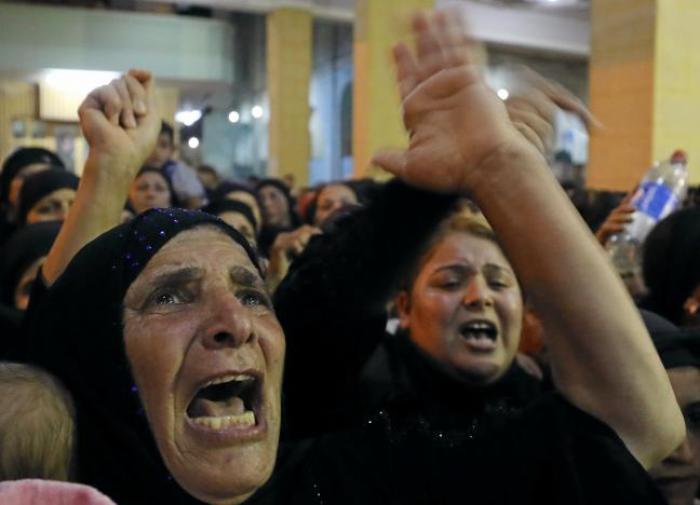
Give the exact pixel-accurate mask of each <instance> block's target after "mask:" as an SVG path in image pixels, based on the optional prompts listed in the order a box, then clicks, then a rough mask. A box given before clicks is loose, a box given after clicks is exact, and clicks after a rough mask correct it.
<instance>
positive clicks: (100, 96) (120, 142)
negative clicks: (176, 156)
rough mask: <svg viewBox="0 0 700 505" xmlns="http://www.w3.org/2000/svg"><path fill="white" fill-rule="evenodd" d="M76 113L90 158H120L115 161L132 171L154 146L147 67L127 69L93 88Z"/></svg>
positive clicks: (155, 118) (156, 125)
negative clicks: (122, 73) (118, 76)
mask: <svg viewBox="0 0 700 505" xmlns="http://www.w3.org/2000/svg"><path fill="white" fill-rule="evenodd" d="M78 114H79V116H80V127H81V129H82V131H83V134H84V135H85V138H86V140H87V142H88V145H89V146H90V158H92V159H93V160H98V161H103V160H106V161H108V162H109V164H110V165H111V164H113V163H116V162H120V163H116V164H117V165H119V166H123V167H128V169H129V170H131V171H135V170H138V168H140V167H141V165H142V164H143V162H144V161H145V160H146V159H147V158H148V156H149V155H150V154H151V152H152V151H153V148H154V147H155V143H156V140H157V138H158V132H159V131H160V116H159V114H158V106H157V103H156V99H155V82H154V79H153V77H152V76H151V73H150V72H148V71H145V70H130V71H129V72H128V73H127V74H125V75H123V76H122V77H120V78H119V79H115V80H113V81H112V82H111V83H109V84H107V85H105V86H100V87H99V88H97V89H95V90H93V91H92V92H91V93H90V94H89V95H88V96H87V98H85V100H84V101H83V103H82V105H81V106H80V108H79V109H78ZM134 173H135V172H134ZM131 176H133V174H131Z"/></svg>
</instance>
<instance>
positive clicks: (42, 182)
mask: <svg viewBox="0 0 700 505" xmlns="http://www.w3.org/2000/svg"><path fill="white" fill-rule="evenodd" d="M79 182H80V179H79V178H78V177H77V176H76V175H75V174H72V173H70V172H67V171H66V170H63V169H61V168H50V169H48V170H44V171H42V172H37V173H35V174H32V175H30V176H29V177H27V178H26V179H25V180H24V184H22V190H21V191H20V194H19V211H18V212H17V222H18V223H19V224H20V225H22V224H24V222H25V221H26V219H27V214H29V212H30V211H31V210H32V207H34V205H36V204H37V202H39V200H41V199H42V198H44V197H45V196H47V195H50V194H51V193H53V192H54V191H56V190H59V189H74V190H77V189H78V183H79Z"/></svg>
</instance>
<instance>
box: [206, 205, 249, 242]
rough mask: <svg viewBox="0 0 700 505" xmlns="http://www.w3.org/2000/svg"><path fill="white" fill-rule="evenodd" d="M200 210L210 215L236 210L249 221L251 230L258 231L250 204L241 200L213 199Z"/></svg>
mask: <svg viewBox="0 0 700 505" xmlns="http://www.w3.org/2000/svg"><path fill="white" fill-rule="evenodd" d="M202 211H203V212H206V213H208V214H211V215H212V216H220V215H221V214H223V213H224V212H236V213H238V214H242V215H243V217H245V218H246V219H247V220H248V222H250V226H251V227H252V228H253V232H254V233H255V234H256V235H257V233H258V221H257V219H255V215H254V214H253V210H252V209H251V208H250V206H248V205H246V204H245V203H243V202H239V201H237V200H229V199H226V198H224V199H222V200H215V201H213V202H211V203H210V204H209V205H207V206H206V207H204V208H203V209H202Z"/></svg>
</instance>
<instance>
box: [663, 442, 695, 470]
mask: <svg viewBox="0 0 700 505" xmlns="http://www.w3.org/2000/svg"><path fill="white" fill-rule="evenodd" d="M666 462H667V463H675V464H677V465H690V464H692V463H693V450H692V449H691V448H690V443H689V442H688V437H686V438H685V439H684V440H683V443H682V444H681V445H679V446H678V448H677V449H676V450H675V451H673V453H672V454H671V455H670V456H669V457H668V458H666Z"/></svg>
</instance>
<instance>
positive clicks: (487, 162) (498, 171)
mask: <svg viewBox="0 0 700 505" xmlns="http://www.w3.org/2000/svg"><path fill="white" fill-rule="evenodd" d="M472 173H473V175H472V177H470V179H469V181H468V184H467V188H465V189H466V191H467V192H468V193H469V194H471V195H472V196H473V197H475V198H476V199H477V200H478V199H479V198H480V197H487V198H491V197H493V196H494V195H495V194H509V193H512V191H513V190H514V189H515V188H517V187H519V186H521V183H528V181H531V180H532V179H535V178H538V176H540V175H546V174H547V161H546V160H545V159H544V157H543V156H542V154H541V153H540V152H539V151H538V150H537V149H535V147H534V146H532V145H531V144H530V143H528V142H526V141H520V140H519V139H518V140H515V141H513V142H507V143H503V144H501V146H499V147H498V148H496V149H495V150H493V151H492V152H491V153H490V154H489V155H487V156H486V157H485V158H484V159H483V160H482V161H481V162H480V163H479V165H478V167H476V169H475V170H473V172H472Z"/></svg>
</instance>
